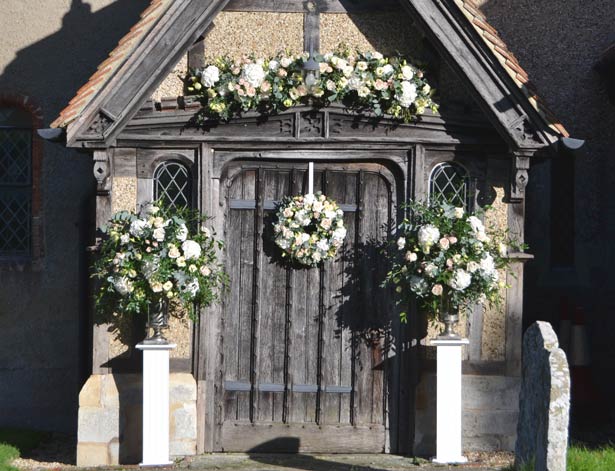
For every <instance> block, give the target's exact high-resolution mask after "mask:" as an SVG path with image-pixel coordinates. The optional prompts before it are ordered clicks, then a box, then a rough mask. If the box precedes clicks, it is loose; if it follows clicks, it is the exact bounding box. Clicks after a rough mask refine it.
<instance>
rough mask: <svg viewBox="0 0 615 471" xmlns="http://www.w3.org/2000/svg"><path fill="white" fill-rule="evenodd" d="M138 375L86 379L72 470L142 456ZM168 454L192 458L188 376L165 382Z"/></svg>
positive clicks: (192, 388)
mask: <svg viewBox="0 0 615 471" xmlns="http://www.w3.org/2000/svg"><path fill="white" fill-rule="evenodd" d="M142 380H143V378H142V375H141V374H116V375H112V374H109V375H92V376H90V378H89V379H88V381H87V382H86V384H85V385H84V386H83V388H82V389H81V392H80V393H79V432H78V439H77V466H80V467H89V466H114V465H118V464H133V463H138V462H139V461H140V460H141V457H142V443H143V442H142V430H141V429H142V420H143V405H142V401H143V382H142ZM169 402H170V404H169V435H170V444H169V452H170V455H171V457H179V456H186V455H194V454H196V438H197V431H196V381H195V380H194V378H193V376H192V375H191V374H189V373H171V375H170V378H169Z"/></svg>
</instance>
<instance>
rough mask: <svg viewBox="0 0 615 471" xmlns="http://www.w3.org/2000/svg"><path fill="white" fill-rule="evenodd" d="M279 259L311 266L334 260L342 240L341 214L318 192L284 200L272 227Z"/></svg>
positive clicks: (335, 204) (343, 232)
mask: <svg viewBox="0 0 615 471" xmlns="http://www.w3.org/2000/svg"><path fill="white" fill-rule="evenodd" d="M273 232H274V234H275V243H276V245H277V246H278V247H280V248H281V249H282V256H283V257H290V258H291V259H292V260H294V261H296V262H298V263H300V264H302V265H306V266H310V267H315V266H317V265H318V264H319V263H321V262H322V261H325V260H328V259H331V258H334V257H335V255H336V254H337V250H338V249H339V248H340V247H341V246H342V243H343V242H344V238H345V237H346V228H345V227H344V212H343V211H342V210H341V209H340V207H339V206H338V205H337V203H336V202H335V201H332V200H330V199H328V198H327V197H326V196H325V195H323V194H321V193H316V194H315V195H314V194H307V195H305V196H303V195H302V196H293V197H286V198H284V200H283V201H282V203H281V204H280V206H279V208H278V212H277V222H276V224H274V226H273Z"/></svg>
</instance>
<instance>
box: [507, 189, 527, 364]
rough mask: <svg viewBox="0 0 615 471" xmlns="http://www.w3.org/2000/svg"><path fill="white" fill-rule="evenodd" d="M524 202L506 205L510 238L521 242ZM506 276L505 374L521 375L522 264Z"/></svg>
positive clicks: (517, 263)
mask: <svg viewBox="0 0 615 471" xmlns="http://www.w3.org/2000/svg"><path fill="white" fill-rule="evenodd" d="M524 220H525V200H522V201H521V202H519V203H512V204H509V205H508V228H509V230H510V235H511V237H512V238H514V239H516V240H518V241H519V242H523V234H524V230H523V224H524ZM510 272H511V273H510V274H509V275H508V276H507V280H506V281H507V283H508V284H509V285H510V288H509V289H508V290H507V291H506V374H508V375H510V376H520V374H521V343H522V335H523V263H522V262H521V261H516V262H513V263H512V265H511V269H510Z"/></svg>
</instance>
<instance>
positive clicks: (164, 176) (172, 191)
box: [154, 160, 192, 208]
mask: <svg viewBox="0 0 615 471" xmlns="http://www.w3.org/2000/svg"><path fill="white" fill-rule="evenodd" d="M154 199H156V200H158V199H160V200H162V201H163V202H164V203H165V204H166V205H167V206H169V207H170V208H185V207H190V206H192V185H191V179H190V170H189V169H188V167H186V166H185V165H184V164H182V163H181V162H177V161H174V160H168V161H166V162H163V163H161V164H160V165H159V166H158V167H157V168H156V171H155V172H154Z"/></svg>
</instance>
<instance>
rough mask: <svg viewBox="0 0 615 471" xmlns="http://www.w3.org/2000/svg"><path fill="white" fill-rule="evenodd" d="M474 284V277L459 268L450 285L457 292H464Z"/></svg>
mask: <svg viewBox="0 0 615 471" xmlns="http://www.w3.org/2000/svg"><path fill="white" fill-rule="evenodd" d="M470 283H472V275H470V274H469V273H468V272H467V271H465V270H462V269H460V268H458V269H457V270H455V272H454V273H453V277H452V278H451V280H450V282H449V285H450V287H451V288H453V289H454V290H456V291H463V290H464V289H466V288H467V287H468V286H470Z"/></svg>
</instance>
